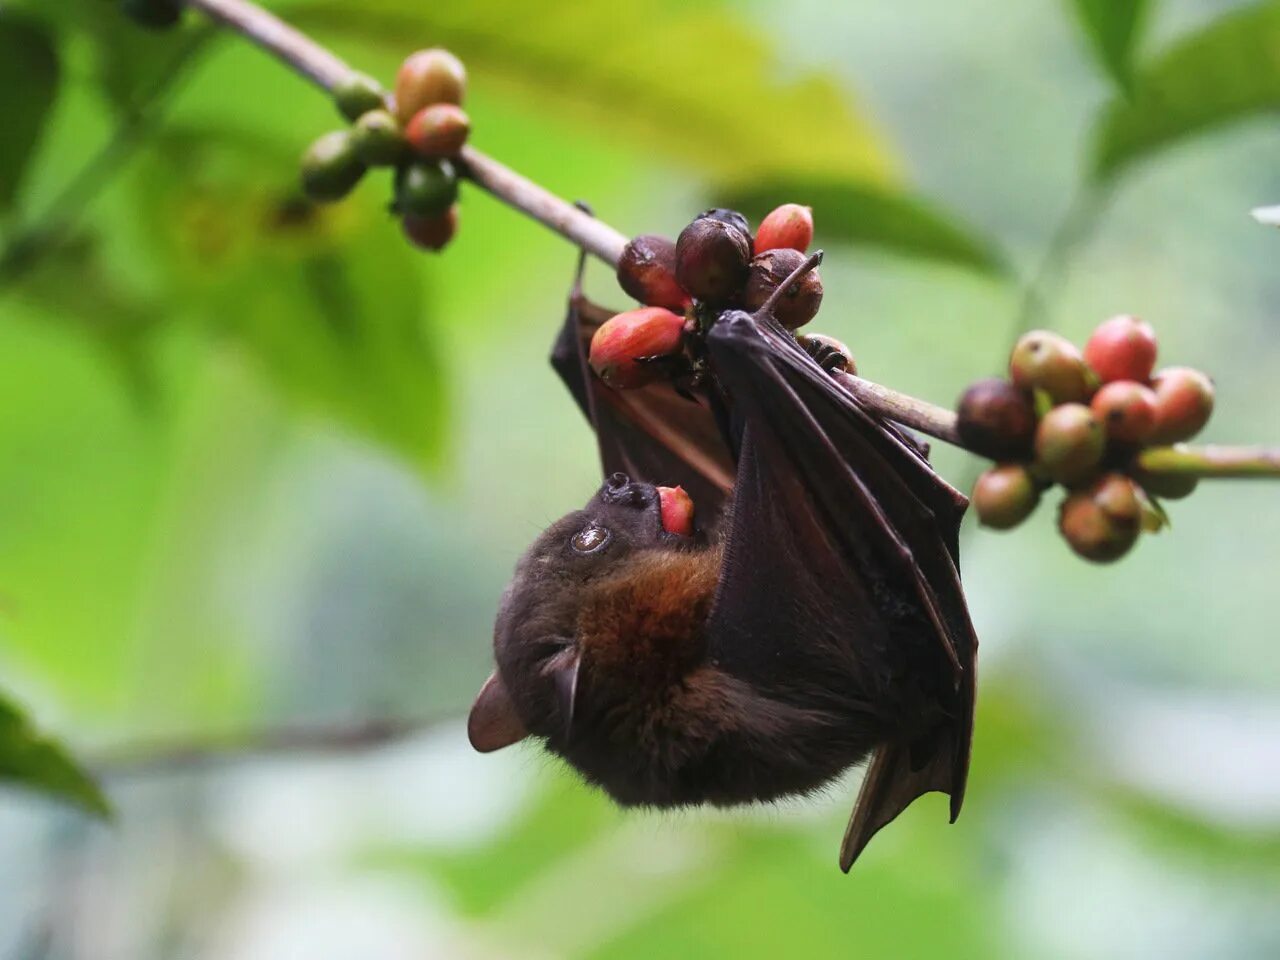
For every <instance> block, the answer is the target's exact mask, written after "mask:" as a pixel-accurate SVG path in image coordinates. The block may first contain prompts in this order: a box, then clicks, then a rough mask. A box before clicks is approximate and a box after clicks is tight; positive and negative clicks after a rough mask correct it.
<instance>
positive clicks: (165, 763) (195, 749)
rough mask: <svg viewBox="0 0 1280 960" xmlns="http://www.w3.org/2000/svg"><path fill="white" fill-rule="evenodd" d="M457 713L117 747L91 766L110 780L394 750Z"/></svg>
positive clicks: (258, 731) (158, 741)
mask: <svg viewBox="0 0 1280 960" xmlns="http://www.w3.org/2000/svg"><path fill="white" fill-rule="evenodd" d="M453 718H454V715H452V714H451V715H449V716H447V717H445V716H441V717H430V718H425V719H416V720H406V719H396V718H375V719H365V720H357V721H353V722H350V723H343V724H328V725H317V726H289V727H275V728H270V729H266V730H254V731H249V732H247V733H236V734H226V735H222V736H204V737H192V738H190V739H179V740H173V739H166V740H156V741H153V742H145V741H144V742H138V743H131V744H128V745H126V746H122V747H117V748H114V749H112V750H110V751H108V752H106V753H105V754H104V755H102V756H100V757H98V758H97V759H96V760H95V761H93V762H92V763H90V767H91V768H92V769H93V770H94V772H95V773H98V774H99V775H101V776H104V777H121V776H134V775H150V774H154V773H163V772H175V771H180V770H184V769H188V768H193V767H205V766H209V765H211V764H216V763H230V762H238V761H241V760H246V759H250V758H254V757H267V756H273V755H276V754H299V753H316V754H328V753H351V752H353V751H359V750H372V749H376V748H378V747H384V746H388V745H389V744H393V743H397V742H399V741H401V740H405V739H407V738H409V737H411V736H414V735H416V734H420V733H422V732H424V731H426V730H429V729H430V728H432V727H435V726H438V725H439V724H441V723H444V722H446V721H447V720H452V719H453Z"/></svg>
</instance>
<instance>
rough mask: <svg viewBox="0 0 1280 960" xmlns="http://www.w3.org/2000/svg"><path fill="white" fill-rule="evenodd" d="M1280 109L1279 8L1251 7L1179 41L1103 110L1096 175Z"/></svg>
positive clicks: (1267, 5)
mask: <svg viewBox="0 0 1280 960" xmlns="http://www.w3.org/2000/svg"><path fill="white" fill-rule="evenodd" d="M1277 108H1280V3H1275V2H1269V3H1264V4H1260V5H1257V6H1254V7H1248V8H1246V9H1243V10H1238V11H1235V12H1233V13H1229V14H1226V15H1225V16H1223V17H1221V18H1219V19H1218V20H1215V21H1214V22H1213V23H1211V24H1210V25H1209V26H1207V27H1205V28H1204V29H1203V30H1200V31H1198V32H1196V33H1194V34H1192V35H1191V36H1189V37H1187V38H1185V39H1183V40H1182V41H1181V42H1179V43H1177V44H1176V45H1175V46H1174V47H1172V48H1171V49H1170V50H1169V51H1168V52H1166V53H1165V54H1163V55H1162V56H1161V57H1160V58H1159V59H1158V60H1156V61H1155V62H1154V63H1152V64H1151V65H1150V66H1149V67H1148V68H1147V69H1145V70H1143V71H1141V72H1140V73H1139V74H1138V76H1137V78H1136V79H1135V83H1134V88H1133V96H1132V97H1131V98H1130V99H1128V100H1121V99H1117V100H1116V101H1114V102H1113V103H1112V104H1111V105H1110V106H1109V107H1108V108H1107V110H1106V112H1105V113H1104V115H1103V117H1102V121H1101V123H1100V125H1099V129H1098V133H1097V136H1096V140H1095V143H1094V160H1093V176H1094V177H1095V179H1098V180H1106V179H1109V178H1112V177H1114V176H1116V174H1118V173H1119V172H1120V171H1121V170H1122V169H1124V168H1125V167H1127V166H1128V165H1130V164H1132V163H1135V162H1137V161H1139V160H1143V159H1146V158H1148V157H1150V156H1152V155H1153V154H1155V153H1158V152H1159V151H1160V150H1163V149H1165V148H1166V147H1169V146H1171V145H1172V144H1175V143H1178V142H1180V141H1182V140H1186V139H1188V138H1190V137H1192V136H1195V135H1197V134H1200V133H1205V132H1208V131H1210V130H1214V129H1217V128H1219V127H1223V126H1226V125H1227V124H1229V123H1232V122H1236V121H1239V120H1244V119H1247V118H1249V117H1253V116H1257V115H1259V114H1262V113H1266V112H1270V111H1273V110H1276V109H1277Z"/></svg>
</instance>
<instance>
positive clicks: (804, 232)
mask: <svg viewBox="0 0 1280 960" xmlns="http://www.w3.org/2000/svg"><path fill="white" fill-rule="evenodd" d="M811 243H813V208H812V207H802V206H800V204H798V203H784V204H783V205H782V206H780V207H775V208H774V209H773V210H772V211H770V212H769V215H768V216H766V217H765V218H764V219H763V220H761V221H760V228H759V229H758V230H756V247H755V249H756V254H757V255H758V254H761V253H764V252H765V251H766V250H778V249H781V248H787V249H791V250H799V251H800V252H801V253H804V252H805V251H806V250H808V249H809V244H811Z"/></svg>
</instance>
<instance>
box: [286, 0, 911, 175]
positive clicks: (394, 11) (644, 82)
mask: <svg viewBox="0 0 1280 960" xmlns="http://www.w3.org/2000/svg"><path fill="white" fill-rule="evenodd" d="M289 18H290V20H291V21H292V22H294V23H296V24H298V25H299V26H301V27H302V28H304V29H307V30H311V31H322V32H323V33H325V34H327V35H328V36H329V37H331V38H333V39H335V40H341V41H342V42H351V41H357V42H359V41H365V42H369V43H373V44H375V45H377V46H379V47H381V48H384V49H386V50H388V51H390V52H393V53H395V54H397V55H400V56H403V55H406V54H408V53H410V52H411V51H412V50H413V45H414V43H415V39H416V41H417V42H418V43H419V44H421V45H424V46H425V45H426V44H428V43H430V44H440V45H443V46H447V47H449V48H450V49H451V50H453V51H454V52H455V53H457V54H458V55H459V56H460V57H462V59H463V60H464V61H466V63H467V66H468V67H469V68H470V69H471V70H472V71H473V73H475V74H478V75H480V76H481V77H482V80H481V82H482V83H483V84H484V86H485V87H486V89H492V90H494V91H497V92H500V93H504V94H509V95H511V96H513V97H525V98H530V97H532V98H533V99H535V100H537V101H538V103H539V106H542V107H545V108H546V109H548V110H550V111H554V112H555V113H556V114H557V115H560V116H563V115H571V114H573V113H577V114H579V115H581V116H584V117H585V118H586V119H588V120H589V121H590V123H591V125H592V127H593V129H595V130H596V131H598V133H599V134H600V135H601V136H605V137H611V136H618V135H622V136H629V137H632V138H633V139H635V140H636V142H637V143H639V144H640V145H641V146H642V147H643V148H645V149H648V150H658V151H661V152H663V153H665V154H667V155H669V156H672V157H675V158H677V159H680V160H683V161H685V162H689V163H692V164H695V165H696V166H698V167H700V168H702V169H705V170H708V171H711V172H713V173H716V174H719V175H731V174H738V175H741V174H746V173H753V172H761V171H770V170H778V171H800V170H803V171H808V172H821V173H826V174H830V175H833V176H840V177H846V178H851V179H856V180H859V181H868V182H872V183H884V182H887V181H888V180H890V178H891V176H892V164H891V162H890V159H889V157H888V154H887V151H886V149H885V147H884V145H883V144H882V142H881V140H880V137H879V134H878V133H877V132H876V131H875V130H874V128H873V126H872V124H871V122H870V121H869V120H868V118H867V117H865V116H864V115H863V114H862V113H861V112H860V110H859V109H858V108H857V106H856V105H855V104H854V103H853V102H851V99H850V97H849V96H848V94H847V93H846V92H845V91H844V90H842V89H841V87H840V85H839V83H837V82H836V81H835V80H834V79H832V78H829V77H824V76H819V75H813V74H807V75H802V76H798V77H793V78H786V77H785V76H784V73H783V69H782V67H781V65H780V64H779V63H777V62H776V59H775V57H774V56H773V54H772V51H771V48H770V46H769V43H768V41H767V39H766V38H764V37H763V36H761V35H760V34H759V33H758V32H756V31H754V30H752V29H751V28H749V27H747V26H745V25H743V23H742V22H741V19H740V18H739V17H737V16H735V15H734V14H733V12H732V11H731V10H719V9H709V8H707V7H704V6H699V5H688V4H685V5H679V4H665V5H663V6H662V9H661V10H655V9H653V6H652V5H649V4H626V3H623V4H584V3H577V2H574V0H547V2H543V3H526V2H524V0H479V2H475V3H466V4H447V3H417V2H411V0H369V2H366V3H361V4H358V5H353V4H349V3H341V2H336V0H315V2H303V3H299V4H296V5H291V6H290V9H289ZM816 131H821V135H820V136H817V135H815V132H816ZM477 142H479V143H481V144H482V145H483V142H484V131H483V127H482V126H480V127H478V128H477ZM510 159H513V160H516V161H517V163H518V158H510Z"/></svg>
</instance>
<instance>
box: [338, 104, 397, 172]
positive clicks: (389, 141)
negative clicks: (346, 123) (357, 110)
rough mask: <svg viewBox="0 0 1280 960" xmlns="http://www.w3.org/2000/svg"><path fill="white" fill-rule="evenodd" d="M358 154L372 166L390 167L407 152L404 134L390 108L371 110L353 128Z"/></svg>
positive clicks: (352, 133)
mask: <svg viewBox="0 0 1280 960" xmlns="http://www.w3.org/2000/svg"><path fill="white" fill-rule="evenodd" d="M351 137H352V140H353V141H354V143H355V150H356V156H358V157H359V158H360V160H361V161H362V162H363V163H364V164H365V165H367V166H370V167H389V166H392V165H394V164H396V163H398V162H399V161H400V160H401V159H402V158H403V157H404V153H405V142H404V136H403V135H402V134H401V132H400V124H398V123H396V118H395V117H393V116H392V115H391V113H390V111H388V110H370V111H369V112H368V113H366V114H364V115H363V116H361V117H360V119H359V120H357V121H356V123H355V126H354V127H352V128H351Z"/></svg>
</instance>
